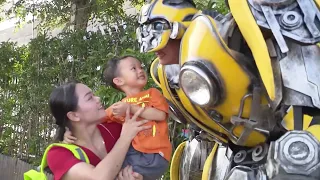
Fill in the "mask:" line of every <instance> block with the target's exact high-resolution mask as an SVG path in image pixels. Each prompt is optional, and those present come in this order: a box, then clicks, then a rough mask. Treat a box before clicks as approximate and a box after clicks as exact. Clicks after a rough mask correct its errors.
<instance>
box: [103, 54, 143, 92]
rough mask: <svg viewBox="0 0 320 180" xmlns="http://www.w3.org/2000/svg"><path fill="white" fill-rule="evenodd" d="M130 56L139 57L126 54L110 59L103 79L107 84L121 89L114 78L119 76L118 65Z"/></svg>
mask: <svg viewBox="0 0 320 180" xmlns="http://www.w3.org/2000/svg"><path fill="white" fill-rule="evenodd" d="M128 57H131V58H135V59H138V58H136V57H135V56H132V55H125V56H121V57H114V58H112V59H110V60H108V62H107V64H106V66H105V68H104V71H103V81H104V82H105V83H106V85H107V86H112V87H113V88H115V89H118V90H120V89H119V88H118V87H117V85H116V84H114V83H113V79H114V78H115V77H117V76H118V66H119V63H120V61H122V60H124V59H126V58H128Z"/></svg>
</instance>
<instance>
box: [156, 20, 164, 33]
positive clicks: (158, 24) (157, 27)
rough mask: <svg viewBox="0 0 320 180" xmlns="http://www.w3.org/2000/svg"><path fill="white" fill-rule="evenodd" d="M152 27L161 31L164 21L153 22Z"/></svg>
mask: <svg viewBox="0 0 320 180" xmlns="http://www.w3.org/2000/svg"><path fill="white" fill-rule="evenodd" d="M153 29H154V30H156V31H162V30H163V29H164V23H162V22H155V23H153Z"/></svg>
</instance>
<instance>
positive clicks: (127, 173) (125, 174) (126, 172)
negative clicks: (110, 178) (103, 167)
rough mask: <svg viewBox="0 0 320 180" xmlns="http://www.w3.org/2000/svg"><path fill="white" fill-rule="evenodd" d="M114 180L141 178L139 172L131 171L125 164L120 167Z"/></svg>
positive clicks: (136, 179)
mask: <svg viewBox="0 0 320 180" xmlns="http://www.w3.org/2000/svg"><path fill="white" fill-rule="evenodd" d="M116 180H143V177H142V175H141V174H139V173H136V172H133V171H132V167H131V166H127V167H125V168H124V169H122V170H121V171H120V172H119V174H118V177H117V179H116Z"/></svg>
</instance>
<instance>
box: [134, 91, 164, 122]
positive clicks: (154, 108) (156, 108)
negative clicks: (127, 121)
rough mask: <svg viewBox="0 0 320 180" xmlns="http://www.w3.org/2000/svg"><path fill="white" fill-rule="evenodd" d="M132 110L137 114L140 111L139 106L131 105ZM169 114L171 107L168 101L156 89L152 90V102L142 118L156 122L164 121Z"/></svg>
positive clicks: (141, 115)
mask: <svg viewBox="0 0 320 180" xmlns="http://www.w3.org/2000/svg"><path fill="white" fill-rule="evenodd" d="M130 110H131V112H132V113H135V112H137V111H138V110H139V106H138V105H131V106H130ZM168 112H169V105H168V103H167V100H166V99H165V98H164V97H163V95H162V94H161V92H160V91H159V90H157V89H156V88H151V89H150V101H149V103H148V107H145V109H144V111H143V112H142V113H141V114H140V117H141V118H144V119H152V120H155V121H163V120H166V119H167V116H168Z"/></svg>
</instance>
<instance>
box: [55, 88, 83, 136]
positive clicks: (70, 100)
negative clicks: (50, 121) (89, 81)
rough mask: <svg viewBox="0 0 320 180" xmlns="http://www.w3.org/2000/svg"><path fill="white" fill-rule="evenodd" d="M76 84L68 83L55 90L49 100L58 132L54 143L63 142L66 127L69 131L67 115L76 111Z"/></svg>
mask: <svg viewBox="0 0 320 180" xmlns="http://www.w3.org/2000/svg"><path fill="white" fill-rule="evenodd" d="M76 85H77V83H76V82H69V83H66V84H64V85H61V86H59V87H57V88H55V89H54V90H53V91H52V93H51V95H50V99H49V107H50V111H51V113H52V115H53V117H54V118H55V119H56V124H57V125H58V130H57V133H56V137H55V142H59V141H62V140H63V136H64V133H65V132H66V127H68V128H69V129H70V130H71V126H70V120H69V119H68V117H67V113H68V112H70V111H75V110H77V107H78V96H77V95H76Z"/></svg>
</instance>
